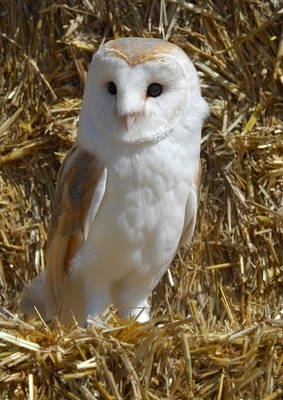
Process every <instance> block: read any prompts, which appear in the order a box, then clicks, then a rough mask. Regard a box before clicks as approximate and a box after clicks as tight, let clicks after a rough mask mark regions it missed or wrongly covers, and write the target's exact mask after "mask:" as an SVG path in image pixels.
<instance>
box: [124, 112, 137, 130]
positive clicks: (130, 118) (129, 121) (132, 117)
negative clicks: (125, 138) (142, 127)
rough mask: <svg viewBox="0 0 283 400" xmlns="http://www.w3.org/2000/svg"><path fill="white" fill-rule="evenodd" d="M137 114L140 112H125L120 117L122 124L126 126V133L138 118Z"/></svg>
mask: <svg viewBox="0 0 283 400" xmlns="http://www.w3.org/2000/svg"><path fill="white" fill-rule="evenodd" d="M139 116H140V113H131V114H126V115H124V116H123V117H122V118H123V120H124V125H125V128H126V131H127V132H128V133H129V131H131V128H132V127H133V126H134V124H135V123H136V122H137V119H138V118H139Z"/></svg>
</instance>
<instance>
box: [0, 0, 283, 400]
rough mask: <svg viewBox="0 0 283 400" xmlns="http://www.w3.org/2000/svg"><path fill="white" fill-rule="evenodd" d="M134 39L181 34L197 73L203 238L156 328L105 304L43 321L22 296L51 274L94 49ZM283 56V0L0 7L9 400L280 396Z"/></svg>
mask: <svg viewBox="0 0 283 400" xmlns="http://www.w3.org/2000/svg"><path fill="white" fill-rule="evenodd" d="M124 36H140V37H160V38H163V39H166V40H169V41H172V42H174V43H175V44H178V45H179V46H180V47H181V48H183V49H184V51H185V52H186V53H187V54H188V55H189V56H190V57H191V59H192V60H193V62H194V64H195V66H196V68H197V70H198V72H199V76H200V79H201V84H202V91H203V95H204V97H205V99H206V100H207V101H208V103H209V105H210V109H211V115H210V117H209V118H208V120H207V122H206V125H205V128H204V130H203V138H202V154H201V155H202V168H203V172H202V181H201V190H200V198H199V212H198V220H197V226H196V231H195V235H194V238H193V241H192V242H191V244H190V245H189V246H187V247H186V248H183V249H181V251H180V252H179V253H178V255H177V256H176V258H175V260H174V262H173V264H172V267H171V268H170V273H167V274H166V275H165V276H164V278H163V279H162V281H161V282H160V284H159V285H158V287H157V288H156V290H155V291H154V293H153V295H152V298H151V303H152V320H151V321H150V322H149V323H147V324H139V323H137V322H135V321H125V320H122V319H119V318H118V317H117V316H116V315H115V310H114V309H113V308H111V307H109V309H108V310H106V311H105V313H104V315H103V316H102V318H101V320H100V321H92V320H91V321H90V324H89V326H88V327H87V328H86V329H83V328H80V327H78V326H77V325H76V324H75V322H74V323H73V324H72V325H71V326H70V327H63V326H61V325H60V324H59V323H58V322H56V321H55V322H52V323H49V324H46V323H45V322H44V321H42V320H41V319H40V318H37V319H31V318H28V317H26V316H23V315H21V314H18V311H17V307H18V301H19V296H20V293H21V291H22V289H23V287H24V286H25V285H26V284H28V283H29V282H30V280H31V278H32V277H33V276H35V275H36V274H37V273H39V272H40V271H41V270H42V269H43V268H44V250H45V246H46V233H47V230H48V222H49V220H50V214H51V210H52V205H53V202H54V189H55V183H56V174H57V171H58V169H59V166H60V163H61V162H62V160H63V158H64V156H65V154H66V152H67V151H68V150H69V149H70V147H71V145H72V143H73V142H74V140H75V137H76V130H77V122H78V114H79V111H80V107H81V102H82V95H83V90H84V84H85V79H86V74H87V70H88V65H89V62H90V60H91V56H92V54H93V53H94V52H95V51H96V50H97V49H98V48H99V46H100V45H101V44H103V43H104V42H105V41H107V40H109V39H113V38H118V37H124ZM282 57H283V6H282V2H281V1H280V0H257V1H250V0H233V1H232V0H228V1H222V0H215V1H212V0H207V1H204V0H195V1H192V2H190V3H189V2H186V1H181V0H180V1H177V0H174V1H173V0H167V1H164V0H153V1H145V0H144V1H142V0H141V1H130V0H107V1H106V0H105V1H99V0H82V1H78V0H67V1H65V2H64V1H63V0H57V1H51V0H33V1H31V0H27V1H23V0H11V1H10V0H2V1H1V2H0V102H1V103H0V105H1V113H0V290H1V293H0V295H1V306H2V307H3V308H2V309H1V313H0V398H1V399H20V400H22V399H56V400H57V399H72V400H75V399H89V400H94V399H107V400H110V399H145V400H157V399H158V400H159V399H167V400H169V399H170V400H173V399H199V400H207V399H212V400H220V399H228V400H229V399H231V400H236V399H245V400H248V399H264V400H272V399H283V394H282V393H283V365H282V362H283V330H282V327H283V320H282V308H283V307H282V305H283V295H282V294H283V288H282V276H283V246H282V244H283V240H282V239H283V234H282V233H283V197H282V195H283V193H282V188H283V180H282V176H283V149H282V139H283V123H282V117H283V73H282V69H283V63H282ZM109 251H111V249H109ZM5 310H6V311H5Z"/></svg>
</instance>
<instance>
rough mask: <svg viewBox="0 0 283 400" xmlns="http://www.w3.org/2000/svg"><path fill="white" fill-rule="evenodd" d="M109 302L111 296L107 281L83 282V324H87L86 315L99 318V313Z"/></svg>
mask: <svg viewBox="0 0 283 400" xmlns="http://www.w3.org/2000/svg"><path fill="white" fill-rule="evenodd" d="M110 304H112V297H111V292H110V284H109V283H108V282H101V281H99V280H96V281H95V282H94V281H92V282H91V281H89V282H87V283H86V282H85V313H84V322H85V325H87V318H88V316H91V317H93V318H95V319H97V318H99V315H100V314H102V313H103V312H104V311H105V309H106V308H107V306H108V305H110Z"/></svg>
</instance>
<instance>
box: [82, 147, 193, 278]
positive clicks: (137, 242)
mask: <svg viewBox="0 0 283 400" xmlns="http://www.w3.org/2000/svg"><path fill="white" fill-rule="evenodd" d="M154 150H155V149H154ZM175 150H176V151H175V152H176V154H175V156H174V154H172V153H174V149H172V148H171V149H170V157H167V154H166V152H165V153H163V154H162V152H160V151H157V152H156V151H152V149H151V151H142V152H140V153H135V154H129V153H125V154H123V155H121V156H120V157H116V158H114V159H113V162H112V163H110V164H109V165H108V177H107V184H106V191H105V195H104V198H103V200H102V202H101V205H100V208H99V210H98V213H97V215H96V217H95V219H94V221H93V224H92V226H91V228H90V232H89V236H88V239H87V242H86V246H89V248H91V249H94V251H95V254H96V260H97V267H98V268H101V269H103V272H104V273H105V271H106V270H108V269H109V273H110V271H111V273H112V276H113V279H121V278H122V277H123V276H124V275H126V274H128V273H129V271H130V270H131V269H132V268H140V269H143V270H144V272H145V273H146V272H147V271H148V270H149V269H156V270H160V268H163V267H164V268H167V266H168V265H169V263H170V262H171V260H172V258H173V257H174V254H175V252H176V250H177V247H178V244H179V241H180V237H181V234H182V230H183V225H184V218H185V208H186V203H187V199H188V194H189V191H190V186H191V183H192V182H193V173H192V165H187V164H188V163H187V162H186V157H185V155H184V154H182V151H181V149H180V146H176V149H175ZM180 152H181V154H180ZM154 153H155V154H154ZM177 153H178V154H177Z"/></svg>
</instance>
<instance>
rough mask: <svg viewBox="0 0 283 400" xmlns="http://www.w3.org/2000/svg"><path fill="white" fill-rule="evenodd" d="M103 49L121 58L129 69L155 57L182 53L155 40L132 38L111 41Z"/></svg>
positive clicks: (165, 43)
mask: <svg viewBox="0 0 283 400" xmlns="http://www.w3.org/2000/svg"><path fill="white" fill-rule="evenodd" d="M105 48H106V49H107V50H108V51H109V52H111V53H112V54H115V56H117V57H120V58H123V59H124V60H125V61H126V62H127V63H128V64H129V65H130V66H131V67H133V66H135V65H137V64H141V63H144V62H146V61H150V60H152V59H155V58H156V56H157V55H158V56H159V57H161V56H162V54H171V53H173V52H176V51H177V52H179V51H180V52H183V51H182V50H181V49H180V48H178V47H177V46H175V45H174V44H173V43H170V42H165V41H164V40H161V39H155V38H151V39H142V38H135V37H133V38H122V39H117V40H111V41H109V42H107V43H106V45H105Z"/></svg>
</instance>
